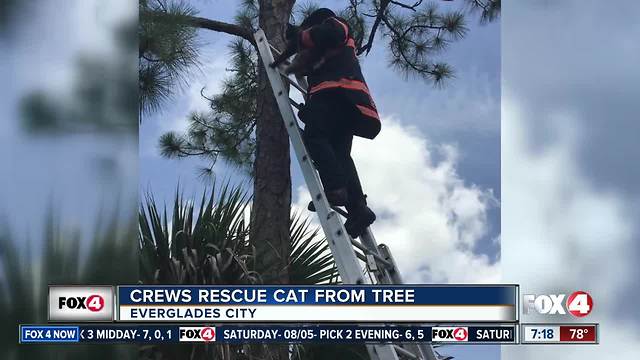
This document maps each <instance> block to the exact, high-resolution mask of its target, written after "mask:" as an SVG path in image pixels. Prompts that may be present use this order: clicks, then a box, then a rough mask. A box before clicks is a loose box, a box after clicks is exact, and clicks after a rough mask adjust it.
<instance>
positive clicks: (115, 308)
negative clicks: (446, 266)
mask: <svg viewBox="0 0 640 360" xmlns="http://www.w3.org/2000/svg"><path fill="white" fill-rule="evenodd" d="M48 303H49V312H48V314H49V321H56V322H83V321H99V322H112V321H117V322H137V323H140V322H181V323H184V322H200V323H202V322H216V323H219V322H228V323H233V322H235V323H287V322H292V323H328V322H336V323H348V322H353V323H422V324H424V323H472V322H476V323H517V322H518V313H519V311H518V309H519V308H518V286H517V285H477V286H476V285H473V286H472V285H412V286H400V285H395V286H378V285H366V286H353V285H342V286H259V287H252V286H117V287H113V286H53V285H52V286H50V287H49V301H48Z"/></svg>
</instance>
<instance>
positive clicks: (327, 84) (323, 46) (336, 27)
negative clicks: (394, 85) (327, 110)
mask: <svg viewBox="0 0 640 360" xmlns="http://www.w3.org/2000/svg"><path fill="white" fill-rule="evenodd" d="M299 36H300V39H299V45H300V46H301V47H302V48H306V49H313V50H317V51H319V52H320V53H321V54H323V60H322V61H321V62H320V63H321V65H319V67H318V68H316V69H314V70H313V71H312V72H311V73H310V74H309V75H308V76H307V81H308V83H309V100H308V101H313V95H314V94H317V93H318V92H321V91H324V90H327V89H340V90H339V91H340V93H342V94H344V95H345V96H346V97H347V99H348V100H349V102H351V103H352V104H353V105H354V106H355V108H356V109H357V110H358V113H359V114H360V119H358V121H356V125H355V129H354V134H355V135H357V136H361V137H364V138H367V139H373V138H375V137H376V136H377V135H378V133H379V132H380V117H379V115H378V110H377V109H376V105H375V103H374V101H373V98H372V97H371V93H370V92H369V88H368V87H367V83H366V82H365V81H364V77H363V76H362V70H361V69H360V63H359V62H358V58H357V57H356V49H355V47H356V45H355V41H354V40H353V37H352V33H351V30H350V28H349V25H348V23H347V21H346V20H344V19H341V18H338V17H330V18H328V19H326V20H325V21H324V22H322V23H321V24H319V25H316V26H313V27H310V28H308V29H306V30H303V31H301V32H300V35H299Z"/></svg>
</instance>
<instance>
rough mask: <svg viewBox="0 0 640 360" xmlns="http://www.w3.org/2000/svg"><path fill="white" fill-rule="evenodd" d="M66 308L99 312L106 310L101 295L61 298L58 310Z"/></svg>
mask: <svg viewBox="0 0 640 360" xmlns="http://www.w3.org/2000/svg"><path fill="white" fill-rule="evenodd" d="M65 308H66V309H72V310H89V311H93V312H98V311H100V310H102V309H103V308H104V298H103V297H102V296H100V295H90V296H69V297H67V296H61V297H59V298H58V309H65Z"/></svg>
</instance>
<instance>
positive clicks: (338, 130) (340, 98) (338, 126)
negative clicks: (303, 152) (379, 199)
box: [301, 90, 364, 209]
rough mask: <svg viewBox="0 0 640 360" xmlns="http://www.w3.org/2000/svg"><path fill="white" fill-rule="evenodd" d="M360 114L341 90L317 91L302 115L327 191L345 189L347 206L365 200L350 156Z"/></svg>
mask: <svg viewBox="0 0 640 360" xmlns="http://www.w3.org/2000/svg"><path fill="white" fill-rule="evenodd" d="M358 116H360V115H359V113H358V111H357V109H356V108H355V106H354V105H353V104H351V103H350V102H349V101H348V100H347V99H346V97H344V95H343V94H341V92H340V90H325V91H322V92H319V93H317V94H314V95H313V96H312V97H311V99H310V100H309V101H307V104H306V106H305V108H304V111H303V114H301V118H302V120H303V121H304V122H305V129H304V134H303V137H304V141H305V145H306V146H307V150H309V154H310V155H311V158H312V159H313V161H314V162H315V164H316V166H317V168H318V172H319V173H320V179H321V180H322V184H323V186H324V188H325V190H326V191H331V190H336V189H340V188H346V189H347V193H348V196H349V198H348V205H347V209H349V208H350V207H353V206H358V205H359V204H361V203H362V202H363V201H364V194H363V192H362V185H361V184H360V179H359V178H358V172H357V171H356V166H355V164H354V163H353V159H352V158H351V144H352V142H353V131H354V126H355V123H356V121H357V120H358V118H357V117H358Z"/></svg>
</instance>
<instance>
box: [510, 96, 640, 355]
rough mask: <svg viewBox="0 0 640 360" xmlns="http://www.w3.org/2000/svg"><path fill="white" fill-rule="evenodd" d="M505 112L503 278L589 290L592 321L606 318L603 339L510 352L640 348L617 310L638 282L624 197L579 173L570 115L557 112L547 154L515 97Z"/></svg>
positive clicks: (553, 288)
mask: <svg viewBox="0 0 640 360" xmlns="http://www.w3.org/2000/svg"><path fill="white" fill-rule="evenodd" d="M505 93H508V91H505ZM502 116H503V121H502V124H503V133H502V149H503V150H502V154H503V173H502V176H503V177H502V191H503V202H502V216H503V219H502V220H503V221H502V226H503V232H502V240H503V241H502V266H503V269H505V271H504V276H505V279H504V280H505V281H507V282H515V283H520V284H521V286H522V292H523V293H538V294H540V293H549V292H551V293H557V292H563V291H574V290H579V289H582V290H586V291H588V292H590V293H591V295H592V296H593V298H594V310H593V313H592V314H590V315H589V317H588V318H587V319H588V321H589V322H599V323H600V324H601V338H600V341H601V343H602V344H604V345H601V346H598V347H581V348H576V347H558V346H549V347H537V346H536V347H534V346H531V347H504V348H503V355H505V358H507V359H539V358H541V357H544V356H545V355H546V354H548V355H550V356H551V357H550V358H558V359H559V358H562V359H602V358H607V359H613V358H617V357H618V358H625V356H623V355H629V354H632V353H640V346H639V344H638V341H637V339H638V335H640V332H639V330H638V328H637V327H634V326H633V325H632V324H626V323H625V322H624V321H622V320H621V319H619V318H617V316H616V315H615V314H616V313H618V312H619V310H620V309H619V308H618V301H620V299H621V297H622V296H624V295H623V294H624V293H625V291H626V290H627V289H628V286H629V285H631V284H633V283H635V282H636V280H635V279H634V278H632V276H633V271H632V270H633V269H634V267H635V266H637V265H635V264H636V261H637V260H636V259H635V258H634V256H633V254H632V253H633V252H632V251H628V249H629V248H631V246H632V245H633V238H632V231H633V230H632V229H633V221H634V220H633V219H629V218H628V217H627V216H626V215H625V205H624V201H625V199H624V198H622V197H620V196H619V195H617V194H615V193H609V192H606V191H603V190H602V189H598V188H595V187H593V186H592V185H590V184H589V182H588V181H587V180H586V179H585V177H584V176H583V175H581V174H580V172H579V171H578V169H577V164H576V163H575V160H574V159H575V157H576V156H575V152H576V147H577V146H576V144H578V143H579V140H580V132H579V131H578V127H577V126H576V119H575V118H574V117H573V116H572V115H571V114H567V113H561V114H557V115H555V118H554V119H553V120H554V121H553V123H554V124H558V125H559V126H558V127H557V128H556V129H554V130H556V131H555V133H556V134H557V141H556V142H555V143H553V144H550V145H548V146H546V147H545V148H544V151H540V152H532V151H530V150H529V148H528V140H529V138H528V133H527V132H526V127H525V123H526V122H527V121H529V120H528V119H527V117H526V115H525V114H523V113H521V112H520V111H519V109H518V107H517V104H515V103H514V100H513V99H509V98H503V110H502ZM531 121H533V119H532V120H531ZM523 320H524V319H523ZM526 320H527V321H539V320H546V321H549V319H542V318H539V317H537V318H536V317H529V316H528V317H527V318H526ZM634 339H635V341H634Z"/></svg>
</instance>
